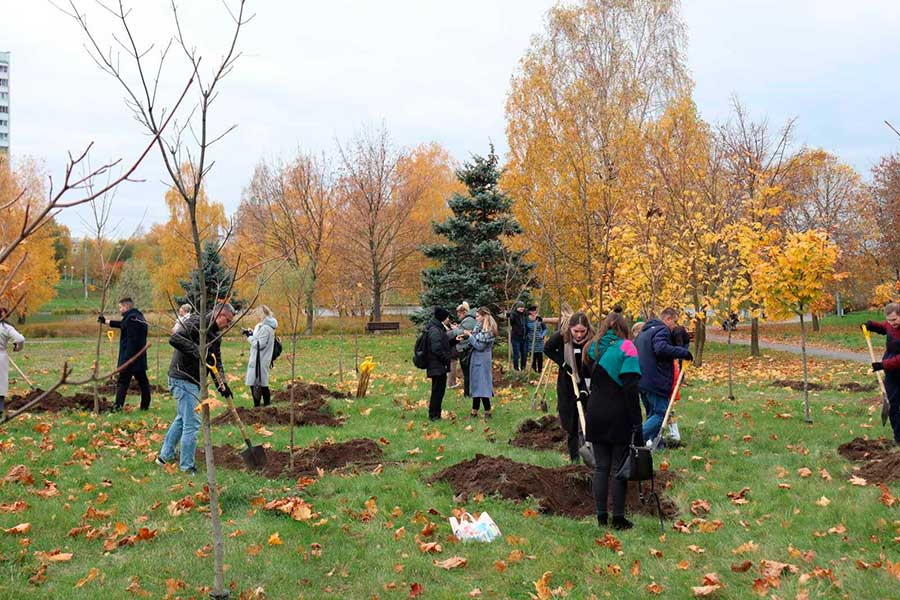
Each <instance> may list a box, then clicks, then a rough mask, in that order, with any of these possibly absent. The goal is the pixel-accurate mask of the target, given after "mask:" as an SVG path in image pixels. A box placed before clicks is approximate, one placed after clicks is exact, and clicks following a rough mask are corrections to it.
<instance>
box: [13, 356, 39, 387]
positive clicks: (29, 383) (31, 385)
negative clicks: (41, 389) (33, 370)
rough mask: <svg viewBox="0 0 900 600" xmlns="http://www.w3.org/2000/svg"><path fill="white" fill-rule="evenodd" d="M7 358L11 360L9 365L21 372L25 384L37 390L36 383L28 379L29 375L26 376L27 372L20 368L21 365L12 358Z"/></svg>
mask: <svg viewBox="0 0 900 600" xmlns="http://www.w3.org/2000/svg"><path fill="white" fill-rule="evenodd" d="M6 358H7V359H8V360H9V364H11V365H12V366H13V368H15V370H16V371H18V372H19V375H21V376H22V379H24V380H25V382H26V383H27V384H28V385H29V386H30V387H31V389H32V390H36V389H37V387H36V386H35V385H34V383H32V382H31V380H30V379H28V375H26V374H25V372H24V371H22V369H20V368H19V365H17V364H16V362H15V361H14V360H13V359H12V356H7V357H6Z"/></svg>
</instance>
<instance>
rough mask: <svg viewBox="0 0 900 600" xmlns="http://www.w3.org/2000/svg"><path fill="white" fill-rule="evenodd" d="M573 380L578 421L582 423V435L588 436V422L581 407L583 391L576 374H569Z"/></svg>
mask: <svg viewBox="0 0 900 600" xmlns="http://www.w3.org/2000/svg"><path fill="white" fill-rule="evenodd" d="M569 377H571V378H572V390H574V392H575V408H577V409H578V421H579V422H580V423H581V433H583V434H587V421H585V418H584V408H582V406H581V390H580V389H579V388H578V380H577V379H575V373H569Z"/></svg>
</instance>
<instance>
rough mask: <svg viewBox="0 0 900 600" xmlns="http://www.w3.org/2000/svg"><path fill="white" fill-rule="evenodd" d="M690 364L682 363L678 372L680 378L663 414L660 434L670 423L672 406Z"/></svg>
mask: <svg viewBox="0 0 900 600" xmlns="http://www.w3.org/2000/svg"><path fill="white" fill-rule="evenodd" d="M688 364H690V363H682V364H681V370H680V371H679V372H678V379H677V380H675V387H673V388H672V395H671V396H669V406H668V407H666V414H665V415H663V420H662V423H661V424H660V426H659V435H662V430H663V428H664V427H665V426H666V425H668V423H669V417H670V416H671V414H672V406H674V404H675V399H676V398H677V397H678V390H680V389H681V382H682V381H684V373H685V371H687V365H688Z"/></svg>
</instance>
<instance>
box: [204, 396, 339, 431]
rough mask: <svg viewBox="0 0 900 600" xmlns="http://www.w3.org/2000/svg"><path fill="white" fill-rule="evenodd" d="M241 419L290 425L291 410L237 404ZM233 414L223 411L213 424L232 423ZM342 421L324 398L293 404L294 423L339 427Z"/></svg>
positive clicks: (248, 421)
mask: <svg viewBox="0 0 900 600" xmlns="http://www.w3.org/2000/svg"><path fill="white" fill-rule="evenodd" d="M235 410H236V411H237V413H238V415H240V417H241V421H243V422H244V423H246V424H254V423H261V424H263V425H290V423H291V411H290V409H289V408H281V407H278V406H260V407H255V408H247V407H244V406H238V407H236V408H235ZM233 422H234V415H232V414H231V411H230V410H228V411H225V412H224V413H222V414H221V415H219V416H218V417H216V418H215V419H213V420H212V424H213V425H221V424H224V423H233ZM343 424H344V422H343V421H342V420H341V419H338V418H337V417H335V416H334V415H332V414H331V413H330V412H328V407H327V406H326V405H325V401H324V400H321V399H320V400H317V401H315V402H308V403H305V404H294V425H325V426H327V427H339V426H341V425H343Z"/></svg>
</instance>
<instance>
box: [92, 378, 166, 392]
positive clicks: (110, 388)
mask: <svg viewBox="0 0 900 600" xmlns="http://www.w3.org/2000/svg"><path fill="white" fill-rule="evenodd" d="M117 387H118V385H117V382H116V380H114V379H113V380H110V381H107V382H106V383H104V384H103V385H99V386H97V391H98V392H99V393H101V394H110V395H115V393H116V388H117ZM84 389H85V390H87V391H88V393H90V390H91V389H92V388H91V387H90V386H85V388H84ZM168 391H169V390H168V388H165V387H163V386H161V385H157V384H155V383H151V384H150V392H151V393H153V394H166V393H168ZM140 393H141V388H140V386H139V385H138V382H137V380H136V379H133V378H132V380H131V384H130V385H129V386H128V395H129V396H139V395H140Z"/></svg>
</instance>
